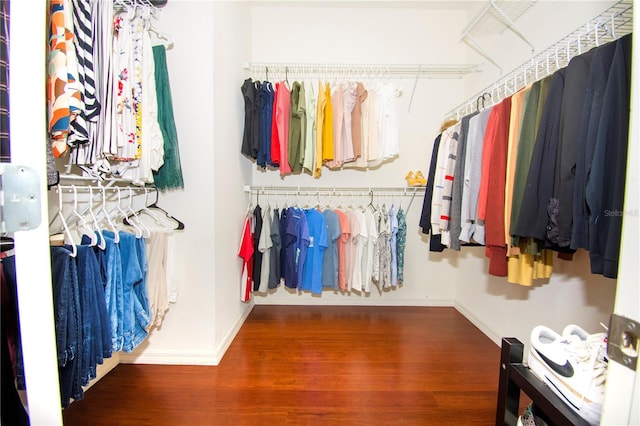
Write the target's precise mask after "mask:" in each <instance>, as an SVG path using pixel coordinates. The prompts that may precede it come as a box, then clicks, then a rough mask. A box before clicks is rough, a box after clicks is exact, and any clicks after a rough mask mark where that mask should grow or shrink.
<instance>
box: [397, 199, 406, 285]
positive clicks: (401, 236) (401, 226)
mask: <svg viewBox="0 0 640 426" xmlns="http://www.w3.org/2000/svg"><path fill="white" fill-rule="evenodd" d="M397 217H398V232H397V235H396V253H397V262H398V276H397V278H398V282H399V283H400V284H402V282H404V248H405V246H406V242H407V218H406V216H405V212H404V210H402V207H401V208H399V209H398V215H397Z"/></svg>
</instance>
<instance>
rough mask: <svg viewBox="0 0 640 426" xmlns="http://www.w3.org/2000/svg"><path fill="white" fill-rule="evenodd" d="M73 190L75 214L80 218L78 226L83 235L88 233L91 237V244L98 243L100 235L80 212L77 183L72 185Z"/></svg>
mask: <svg viewBox="0 0 640 426" xmlns="http://www.w3.org/2000/svg"><path fill="white" fill-rule="evenodd" d="M71 188H72V191H73V215H74V216H75V217H76V218H77V219H78V223H77V224H76V226H77V227H78V231H79V232H80V234H81V235H86V236H87V237H89V238H91V242H90V243H89V245H90V246H95V245H96V244H98V236H97V235H96V233H95V232H93V230H92V229H91V227H90V226H89V224H88V223H87V221H86V220H85V219H84V217H82V215H81V214H80V213H79V212H78V191H77V189H76V186H75V185H72V186H71Z"/></svg>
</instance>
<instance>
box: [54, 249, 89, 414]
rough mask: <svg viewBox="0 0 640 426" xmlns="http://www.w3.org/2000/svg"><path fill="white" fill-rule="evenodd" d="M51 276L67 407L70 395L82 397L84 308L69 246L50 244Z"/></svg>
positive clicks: (60, 368)
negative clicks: (53, 245) (81, 356)
mask: <svg viewBox="0 0 640 426" xmlns="http://www.w3.org/2000/svg"><path fill="white" fill-rule="evenodd" d="M51 275H52V276H51V278H52V284H53V301H54V312H55V332H56V345H57V353H58V370H59V371H58V372H59V375H60V398H61V404H62V406H63V407H64V408H66V407H68V406H69V402H70V398H74V399H81V398H82V397H83V391H82V386H81V385H80V366H81V361H80V360H79V357H78V353H79V351H80V350H81V346H82V341H83V332H82V312H81V310H80V293H79V289H78V275H77V268H76V263H75V259H74V258H72V257H71V250H70V249H69V246H64V247H51Z"/></svg>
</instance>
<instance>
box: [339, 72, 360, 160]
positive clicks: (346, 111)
mask: <svg viewBox="0 0 640 426" xmlns="http://www.w3.org/2000/svg"><path fill="white" fill-rule="evenodd" d="M356 90H357V83H356V82H355V81H349V82H346V83H345V84H343V85H342V105H343V120H342V121H343V125H342V137H341V139H342V163H343V164H344V163H349V162H352V161H354V160H355V159H356V156H355V152H354V148H353V130H352V122H351V121H352V120H351V119H352V116H353V109H354V108H355V106H356V103H357V102H358V98H357V96H358V95H357V91H356Z"/></svg>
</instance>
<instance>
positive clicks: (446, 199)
mask: <svg viewBox="0 0 640 426" xmlns="http://www.w3.org/2000/svg"><path fill="white" fill-rule="evenodd" d="M461 125H462V123H461V122H457V123H456V124H454V125H453V126H451V127H450V128H448V129H447V130H445V133H446V134H447V136H448V138H447V142H448V143H447V144H445V146H446V147H447V148H448V149H449V153H448V155H447V157H446V158H445V159H444V160H445V163H444V170H443V173H444V175H443V179H442V199H441V206H440V223H439V226H440V233H441V234H442V244H443V245H445V246H447V247H449V245H451V233H450V227H449V224H450V222H451V198H452V196H453V184H454V180H455V176H454V172H455V168H456V162H457V158H458V157H457V153H458V141H459V139H460V127H461ZM436 179H437V178H436ZM436 185H438V180H436Z"/></svg>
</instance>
